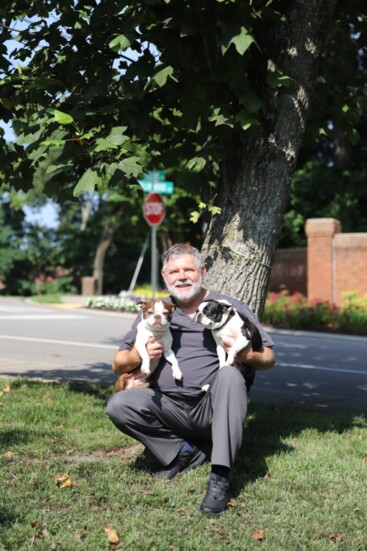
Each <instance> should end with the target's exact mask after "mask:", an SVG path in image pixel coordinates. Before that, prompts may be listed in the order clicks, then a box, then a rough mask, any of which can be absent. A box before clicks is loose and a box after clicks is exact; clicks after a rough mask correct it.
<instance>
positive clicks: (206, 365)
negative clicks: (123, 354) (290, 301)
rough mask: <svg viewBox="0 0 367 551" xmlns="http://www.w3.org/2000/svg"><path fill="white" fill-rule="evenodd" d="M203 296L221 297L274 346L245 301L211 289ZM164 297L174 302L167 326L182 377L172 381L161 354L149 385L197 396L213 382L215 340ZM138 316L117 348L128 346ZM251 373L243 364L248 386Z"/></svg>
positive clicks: (251, 376) (268, 344) (207, 330)
mask: <svg viewBox="0 0 367 551" xmlns="http://www.w3.org/2000/svg"><path fill="white" fill-rule="evenodd" d="M207 299H212V300H219V299H222V300H227V301H228V302H230V303H231V304H232V305H233V306H234V307H235V308H236V309H237V310H238V311H239V312H241V313H243V314H245V315H246V316H247V317H248V318H249V320H250V321H252V323H253V324H254V325H256V327H257V328H258V329H259V331H260V334H261V337H262V340H263V344H264V346H267V347H269V348H271V347H273V346H274V343H273V341H272V339H271V337H270V336H269V335H268V334H267V333H266V332H265V331H264V329H263V327H262V326H261V324H260V322H259V320H258V319H257V317H256V316H255V314H254V313H253V312H252V311H251V310H250V308H249V307H248V306H247V305H246V304H245V303H243V302H239V301H238V300H236V299H233V298H232V297H228V296H226V295H222V294H220V293H216V292H214V291H210V293H209V295H208V297H207ZM165 300H168V301H169V302H173V303H174V304H175V305H176V310H175V312H174V314H173V316H172V321H171V326H170V330H171V333H172V337H173V344H172V350H173V352H174V353H175V355H176V358H177V361H178V364H179V366H180V369H181V371H182V373H183V381H176V380H175V379H174V378H173V375H172V367H171V364H170V363H168V362H167V361H166V359H165V358H164V357H162V359H161V361H160V362H159V365H158V367H157V369H156V371H155V373H154V375H153V377H152V379H151V383H152V385H151V386H153V387H154V388H157V389H159V390H160V391H161V392H164V393H165V394H180V395H186V396H197V395H199V394H200V393H201V392H202V391H201V387H202V386H203V385H205V384H211V383H212V382H213V380H214V378H215V376H216V372H217V370H218V369H219V362H218V356H217V352H216V344H215V341H214V339H213V336H212V334H211V331H210V330H209V329H206V328H204V326H203V325H201V324H200V323H196V322H195V321H194V320H193V319H192V318H190V316H188V315H187V314H185V313H184V312H183V311H182V310H181V308H180V307H179V306H178V304H177V303H176V302H175V300H174V299H173V298H172V297H169V298H167V299H165ZM140 320H141V314H139V315H138V317H137V318H136V320H135V322H134V324H133V326H132V328H131V330H130V331H129V332H128V333H127V334H126V335H125V336H124V337H123V339H122V342H121V344H120V347H119V350H131V348H132V347H133V344H134V341H135V337H136V326H137V324H138V323H139V321H140ZM254 374H255V370H254V368H252V367H251V366H246V370H245V379H246V383H247V387H248V388H249V387H250V386H251V384H252V382H253V378H254Z"/></svg>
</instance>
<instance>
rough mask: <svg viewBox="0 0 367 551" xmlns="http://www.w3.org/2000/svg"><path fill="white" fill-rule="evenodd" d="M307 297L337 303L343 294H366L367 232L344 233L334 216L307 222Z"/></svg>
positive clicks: (339, 302) (341, 299) (341, 300)
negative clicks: (346, 292)
mask: <svg viewBox="0 0 367 551" xmlns="http://www.w3.org/2000/svg"><path fill="white" fill-rule="evenodd" d="M306 235H307V266H308V272H307V296H308V298H309V299H312V298H320V299H323V300H328V301H330V302H333V303H335V304H337V305H341V304H342V302H343V297H342V293H343V292H345V291H355V292H357V294H358V296H360V297H363V296H364V295H365V294H366V293H367V233H349V234H343V233H341V224H340V222H339V221H338V220H335V219H334V218H314V219H312V218H311V219H309V220H307V222H306Z"/></svg>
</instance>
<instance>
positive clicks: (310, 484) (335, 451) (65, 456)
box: [0, 378, 367, 551]
mask: <svg viewBox="0 0 367 551" xmlns="http://www.w3.org/2000/svg"><path fill="white" fill-rule="evenodd" d="M111 391H112V389H111V388H101V387H98V386H89V385H77V384H74V383H69V384H47V383H43V382H40V381H35V380H33V381H32V380H31V379H24V378H20V379H15V380H14V379H12V380H10V379H9V380H7V379H5V380H4V379H2V381H1V383H0V393H1V397H0V401H1V407H0V444H1V452H0V474H1V480H2V484H1V487H0V519H1V532H0V548H3V549H6V550H7V551H18V549H20V548H22V549H31V548H32V549H35V550H40V551H41V550H43V549H54V548H59V549H65V550H66V549H72V550H73V551H79V550H82V549H98V550H104V549H105V550H108V549H111V548H118V547H120V548H124V549H143V550H148V549H170V548H171V549H203V550H208V551H209V550H211V549H233V550H243V549H255V547H258V546H259V545H261V549H263V550H265V551H271V550H275V549H297V548H299V549H306V548H307V549H335V550H342V549H353V550H356V551H357V550H362V549H365V547H366V543H367V541H366V532H365V519H366V515H367V496H366V492H363V491H361V488H362V487H363V483H364V481H365V461H366V457H365V453H366V450H365V443H366V429H367V425H366V418H365V416H362V415H361V416H357V415H356V416H351V415H348V416H347V415H345V416H344V415H330V414H327V413H325V411H323V412H310V411H305V410H302V409H296V408H290V407H279V406H276V407H270V406H264V405H261V404H258V403H252V404H251V410H250V413H249V416H248V419H247V421H246V425H245V438H244V443H243V446H242V448H241V450H240V453H239V455H238V458H237V460H236V463H235V466H234V469H233V473H232V486H233V496H232V500H231V504H232V507H230V508H229V510H228V511H227V512H226V513H225V515H223V516H222V517H219V518H217V519H210V518H208V517H206V516H204V515H200V514H199V513H198V512H197V507H198V505H199V504H200V501H201V499H202V498H203V495H204V493H205V491H206V485H207V479H208V475H209V471H210V468H209V465H208V464H204V465H202V466H201V467H199V468H198V469H196V470H194V471H191V472H190V473H188V474H187V475H185V476H181V477H176V478H175V479H174V480H173V481H171V482H169V483H167V481H159V480H158V481H157V480H155V479H154V478H153V477H152V476H151V474H150V473H151V470H152V469H153V468H154V467H156V463H155V462H154V461H153V460H152V458H151V457H150V456H148V455H147V454H143V452H142V446H137V445H136V442H135V441H134V440H132V439H130V438H128V437H127V436H124V435H122V434H121V433H120V432H119V431H118V430H117V429H116V428H115V427H114V426H113V425H112V423H111V422H110V421H109V420H108V418H107V416H106V414H105V412H104V409H105V403H106V401H107V399H108V396H109V395H110V393H111ZM113 538H115V541H114V543H113Z"/></svg>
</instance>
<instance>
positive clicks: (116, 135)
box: [107, 126, 129, 145]
mask: <svg viewBox="0 0 367 551" xmlns="http://www.w3.org/2000/svg"><path fill="white" fill-rule="evenodd" d="M125 130H127V126H114V127H113V128H112V130H111V132H110V133H109V134H108V136H107V140H108V141H109V142H113V143H115V144H116V145H122V144H123V143H125V142H126V141H127V140H128V139H129V137H128V136H126V135H125V134H124V132H125Z"/></svg>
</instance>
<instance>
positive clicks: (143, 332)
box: [115, 300, 183, 392]
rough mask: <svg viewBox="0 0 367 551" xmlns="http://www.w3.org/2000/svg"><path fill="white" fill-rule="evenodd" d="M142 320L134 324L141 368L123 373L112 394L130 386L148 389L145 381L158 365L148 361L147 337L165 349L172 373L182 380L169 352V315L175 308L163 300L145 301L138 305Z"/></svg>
mask: <svg viewBox="0 0 367 551" xmlns="http://www.w3.org/2000/svg"><path fill="white" fill-rule="evenodd" d="M138 306H139V307H140V310H141V311H142V320H141V321H140V322H139V323H138V325H137V328H136V329H137V334H136V339H135V348H136V350H137V352H138V353H139V356H140V357H141V360H142V362H141V366H140V367H139V368H137V369H135V370H134V371H132V372H131V373H124V374H123V375H121V376H120V377H119V378H118V379H117V381H116V383H115V392H118V391H119V390H125V389H128V388H133V387H141V388H142V387H148V386H149V382H148V379H149V377H150V376H151V375H152V373H153V372H154V370H155V369H156V368H157V365H158V363H159V362H152V363H151V361H150V358H149V355H148V352H147V349H146V345H147V342H148V340H149V338H150V337H155V338H156V339H157V340H158V341H159V342H160V343H161V344H162V345H163V348H164V351H163V356H164V357H165V358H166V360H167V361H168V362H169V363H170V364H172V374H173V377H174V378H175V379H177V380H178V381H181V380H182V378H183V375H182V372H181V370H180V367H179V365H178V362H177V359H176V356H175V355H174V353H173V351H172V335H171V332H170V329H169V326H170V322H171V318H172V314H173V312H174V310H175V309H176V307H175V306H174V305H173V304H171V303H169V302H166V301H164V300H147V301H144V300H143V301H141V302H139V303H138Z"/></svg>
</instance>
